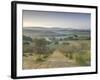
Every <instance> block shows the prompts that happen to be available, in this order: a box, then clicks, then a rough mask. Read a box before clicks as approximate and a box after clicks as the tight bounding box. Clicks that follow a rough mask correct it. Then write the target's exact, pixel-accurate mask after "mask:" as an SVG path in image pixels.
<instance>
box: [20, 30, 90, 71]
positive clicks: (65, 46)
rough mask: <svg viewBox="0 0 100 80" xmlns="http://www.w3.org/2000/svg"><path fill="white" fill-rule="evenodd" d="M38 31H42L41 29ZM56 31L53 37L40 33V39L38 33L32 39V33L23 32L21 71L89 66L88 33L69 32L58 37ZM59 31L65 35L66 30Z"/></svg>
mask: <svg viewBox="0 0 100 80" xmlns="http://www.w3.org/2000/svg"><path fill="white" fill-rule="evenodd" d="M28 30H29V29H28ZM38 30H40V31H42V30H41V29H38ZM43 30H44V29H43ZM60 30H61V29H60ZM45 31H46V30H45ZM50 31H51V30H50ZM57 31H59V29H58V30H57V29H56V30H55V32H56V34H54V33H53V35H50V32H49V31H48V30H47V32H49V35H47V34H46V35H44V34H43V33H42V32H41V33H40V34H41V36H42V37H39V36H40V34H39V33H38V35H37V34H36V35H35V37H33V35H32V34H33V33H34V31H33V33H32V31H31V35H30V33H29V32H28V33H26V34H25V32H24V34H23V56H22V57H23V65H22V67H23V69H40V68H60V67H81V66H82V67H83V66H90V65H91V64H90V63H91V53H90V50H91V46H90V45H91V44H90V43H91V39H90V36H89V32H88V31H86V30H85V31H83V30H82V31H80V30H79V31H78V30H72V33H73V32H75V33H74V34H72V33H70V32H71V31H69V33H70V34H68V33H67V34H60V35H58V32H57ZM61 31H62V32H64V33H66V30H61ZM36 32H37V31H36ZM53 32H54V31H53ZM60 33H61V32H60ZM27 34H28V35H27ZM42 34H43V35H42ZM29 35H30V36H29ZM54 35H55V36H54ZM36 36H37V37H36ZM49 36H50V37H49ZM51 36H52V37H51ZM56 36H57V37H56ZM62 36H63V37H62Z"/></svg>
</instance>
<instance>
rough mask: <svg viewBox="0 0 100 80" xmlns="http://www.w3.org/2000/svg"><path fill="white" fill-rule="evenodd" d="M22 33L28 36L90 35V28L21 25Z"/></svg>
mask: <svg viewBox="0 0 100 80" xmlns="http://www.w3.org/2000/svg"><path fill="white" fill-rule="evenodd" d="M23 34H24V35H26V36H29V37H32V38H34V37H51V36H53V37H55V36H69V35H73V34H77V35H84V36H85V35H86V36H90V30H89V29H87V30H85V29H72V28H56V27H54V28H45V27H23Z"/></svg>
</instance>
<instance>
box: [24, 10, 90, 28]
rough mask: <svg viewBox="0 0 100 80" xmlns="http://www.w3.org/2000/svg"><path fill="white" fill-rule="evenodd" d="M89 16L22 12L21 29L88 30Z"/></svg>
mask: <svg viewBox="0 0 100 80" xmlns="http://www.w3.org/2000/svg"><path fill="white" fill-rule="evenodd" d="M90 20H91V14H89V13H70V12H51V11H50V12H47V11H33V10H23V27H47V28H49V27H58V28H59V27H60V28H61V27H62V28H75V29H90V26H91V25H90V24H91V23H90V22H91V21H90Z"/></svg>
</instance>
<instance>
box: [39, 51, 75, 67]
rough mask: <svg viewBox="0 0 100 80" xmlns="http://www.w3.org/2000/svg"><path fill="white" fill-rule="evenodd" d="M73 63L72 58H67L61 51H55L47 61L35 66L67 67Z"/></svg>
mask: <svg viewBox="0 0 100 80" xmlns="http://www.w3.org/2000/svg"><path fill="white" fill-rule="evenodd" d="M73 64H74V63H73V61H72V60H69V59H67V58H66V57H65V56H64V55H63V54H62V53H60V52H59V51H55V52H54V53H53V54H52V55H51V56H50V57H49V58H48V59H47V61H45V62H43V63H42V64H41V65H40V66H39V67H37V68H61V67H69V66H72V65H73Z"/></svg>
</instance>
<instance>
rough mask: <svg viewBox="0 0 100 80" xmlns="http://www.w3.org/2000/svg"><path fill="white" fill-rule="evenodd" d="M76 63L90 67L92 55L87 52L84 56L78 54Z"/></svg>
mask: <svg viewBox="0 0 100 80" xmlns="http://www.w3.org/2000/svg"><path fill="white" fill-rule="evenodd" d="M76 62H77V64H78V65H80V66H87V65H90V54H89V53H86V52H85V53H82V54H79V53H78V54H76Z"/></svg>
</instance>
